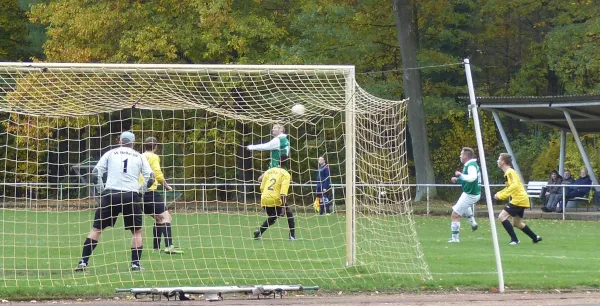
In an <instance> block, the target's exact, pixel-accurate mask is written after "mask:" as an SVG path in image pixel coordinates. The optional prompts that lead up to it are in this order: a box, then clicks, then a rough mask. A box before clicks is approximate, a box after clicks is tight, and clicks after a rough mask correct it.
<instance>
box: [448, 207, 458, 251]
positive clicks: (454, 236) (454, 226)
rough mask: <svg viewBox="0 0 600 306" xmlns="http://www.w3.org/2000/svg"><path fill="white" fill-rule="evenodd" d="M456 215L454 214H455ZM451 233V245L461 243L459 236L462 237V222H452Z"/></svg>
mask: <svg viewBox="0 0 600 306" xmlns="http://www.w3.org/2000/svg"><path fill="white" fill-rule="evenodd" d="M453 214H454V212H453ZM450 232H451V234H452V236H451V238H450V240H448V242H450V243H454V242H460V239H459V235H460V221H454V219H453V220H452V222H450Z"/></svg>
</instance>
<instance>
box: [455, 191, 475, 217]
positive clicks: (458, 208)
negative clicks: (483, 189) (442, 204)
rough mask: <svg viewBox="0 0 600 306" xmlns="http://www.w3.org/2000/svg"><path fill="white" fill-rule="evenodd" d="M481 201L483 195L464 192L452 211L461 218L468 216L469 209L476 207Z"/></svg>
mask: <svg viewBox="0 0 600 306" xmlns="http://www.w3.org/2000/svg"><path fill="white" fill-rule="evenodd" d="M479 199H481V194H478V195H472V194H466V193H464V192H463V193H462V194H461V195H460V198H458V201H456V204H454V206H452V210H454V212H456V213H457V214H459V215H461V216H467V213H468V212H469V207H471V205H475V203H477V201H479Z"/></svg>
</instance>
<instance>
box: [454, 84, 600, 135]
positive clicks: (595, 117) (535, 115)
mask: <svg viewBox="0 0 600 306" xmlns="http://www.w3.org/2000/svg"><path fill="white" fill-rule="evenodd" d="M461 99H464V100H466V101H469V97H461ZM476 101H477V106H478V107H479V108H481V109H483V110H486V111H490V112H497V113H502V114H505V115H507V116H510V117H513V118H517V119H521V120H523V121H528V122H536V123H539V124H543V125H545V126H548V127H552V128H556V129H559V130H562V131H571V128H570V127H569V122H568V117H567V115H566V114H565V112H567V113H568V114H569V115H570V118H571V119H572V122H573V124H574V126H575V129H576V130H577V131H578V132H579V133H583V134H590V133H599V134H600V95H596V94H594V95H565V96H541V97H533V96H511V97H477V98H476Z"/></svg>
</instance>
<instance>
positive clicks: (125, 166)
mask: <svg viewBox="0 0 600 306" xmlns="http://www.w3.org/2000/svg"><path fill="white" fill-rule="evenodd" d="M127 160H128V158H126V159H125V160H124V161H123V173H127Z"/></svg>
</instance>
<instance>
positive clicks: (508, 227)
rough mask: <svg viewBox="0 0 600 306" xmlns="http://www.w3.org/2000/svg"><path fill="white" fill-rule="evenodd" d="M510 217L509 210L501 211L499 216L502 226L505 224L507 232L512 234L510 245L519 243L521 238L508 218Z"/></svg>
mask: <svg viewBox="0 0 600 306" xmlns="http://www.w3.org/2000/svg"><path fill="white" fill-rule="evenodd" d="M508 217H509V214H508V212H506V210H503V211H502V212H500V215H499V216H498V221H500V222H501V223H502V226H504V229H505V230H506V233H508V235H509V236H510V243H509V244H510V245H515V244H519V239H518V238H517V234H516V233H515V229H514V227H513V225H512V224H511V223H510V221H509V220H508Z"/></svg>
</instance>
